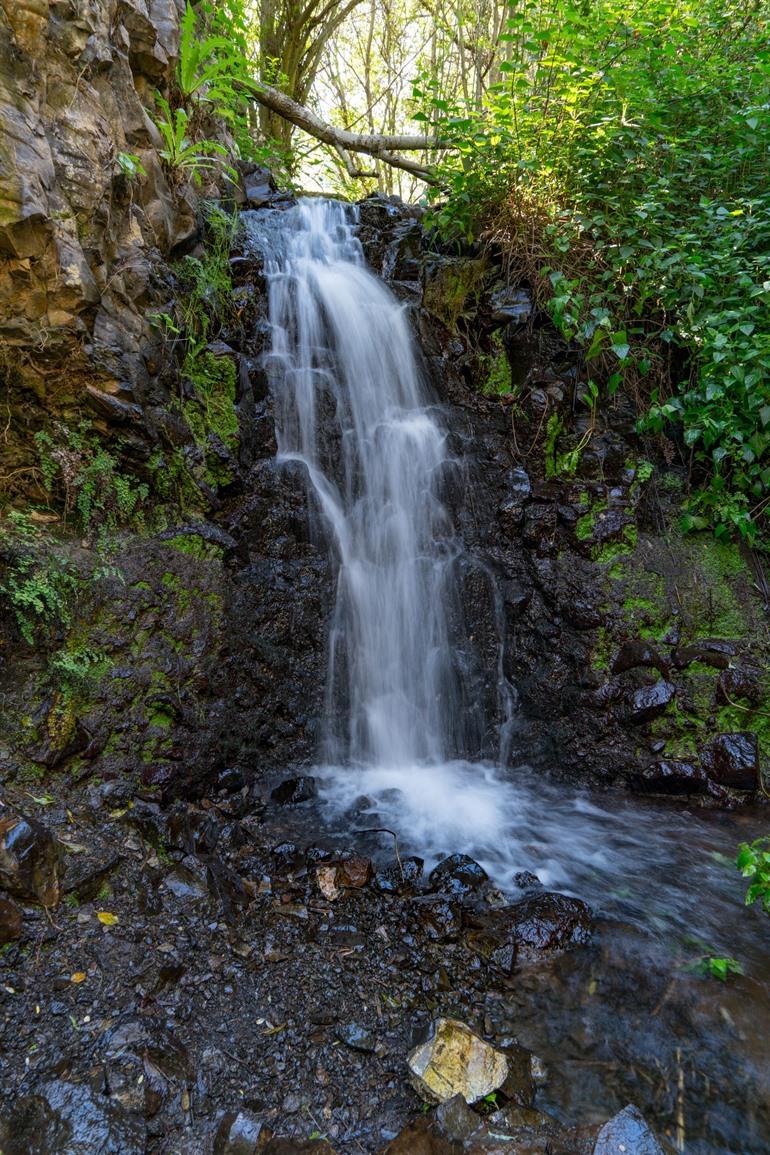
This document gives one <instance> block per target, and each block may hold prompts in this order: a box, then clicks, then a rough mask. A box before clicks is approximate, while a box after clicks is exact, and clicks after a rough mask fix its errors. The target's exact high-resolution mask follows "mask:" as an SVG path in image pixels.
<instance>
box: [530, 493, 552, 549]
mask: <svg viewBox="0 0 770 1155" xmlns="http://www.w3.org/2000/svg"><path fill="white" fill-rule="evenodd" d="M556 525H557V511H556V506H554V505H546V504H544V503H542V502H537V503H534V504H532V505H529V506H527V509H526V512H525V514H524V530H523V536H524V541H525V542H526V544H527V545H529V546H531V547H532V548H533V549H535V550H537V551H538V552H539V553H547V552H549V551H550V550H552V549H553V548H554V545H555V541H556Z"/></svg>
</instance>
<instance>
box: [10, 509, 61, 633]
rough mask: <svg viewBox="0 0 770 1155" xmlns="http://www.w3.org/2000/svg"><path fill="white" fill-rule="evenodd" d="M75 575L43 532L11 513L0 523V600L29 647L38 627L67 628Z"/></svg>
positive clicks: (25, 517)
mask: <svg viewBox="0 0 770 1155" xmlns="http://www.w3.org/2000/svg"><path fill="white" fill-rule="evenodd" d="M78 585H79V582H78V578H77V575H76V574H74V573H73V572H72V570H71V569H70V567H69V565H68V563H67V561H66V559H65V558H64V557H63V555H62V554H61V553H59V552H58V551H57V550H56V548H55V547H54V544H53V541H52V539H51V537H50V536H49V534H47V533H46V532H45V530H43V529H41V528H40V527H38V526H36V525H35V524H34V522H32V521H31V519H30V518H29V517H28V516H27V515H25V514H22V513H17V512H16V511H12V512H11V513H9V515H8V517H7V518H6V520H5V524H0V597H2V598H3V599H4V600H5V601H6V602H7V603H8V604H9V605H10V608H11V610H12V612H13V614H14V617H15V618H16V624H17V625H18V627H19V630H20V632H21V635H22V637H23V638H24V640H25V641H26V642H27V643H28V644H29V645H32V644H33V643H34V641H35V636H36V633H37V631H38V628H39V627H40V626H46V627H48V628H50V627H51V626H54V625H57V624H58V625H63V626H67V625H69V622H70V620H71V603H72V599H73V597H74V594H75V592H76V590H77V588H78Z"/></svg>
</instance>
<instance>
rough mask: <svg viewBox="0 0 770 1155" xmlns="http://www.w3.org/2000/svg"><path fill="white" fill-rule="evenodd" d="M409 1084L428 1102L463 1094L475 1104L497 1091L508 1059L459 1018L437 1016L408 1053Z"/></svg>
mask: <svg viewBox="0 0 770 1155" xmlns="http://www.w3.org/2000/svg"><path fill="white" fill-rule="evenodd" d="M407 1062H408V1065H409V1072H410V1077H411V1081H412V1084H413V1086H414V1088H415V1090H416V1091H417V1093H418V1094H419V1095H420V1096H421V1097H422V1098H423V1099H425V1100H427V1102H429V1103H443V1102H446V1101H447V1100H448V1099H453V1098H454V1097H455V1095H462V1097H463V1099H464V1100H465V1101H466V1103H478V1102H479V1100H480V1099H483V1098H484V1097H485V1095H491V1094H492V1092H493V1091H499V1090H500V1088H501V1087H502V1086H503V1084H504V1083H505V1081H506V1079H508V1077H509V1075H510V1073H511V1066H510V1063H509V1060H508V1058H507V1057H506V1055H505V1054H504V1053H503V1052H502V1051H498V1050H497V1049H496V1048H495V1047H493V1046H491V1045H490V1044H489V1043H487V1042H485V1041H484V1039H482V1038H481V1037H480V1035H477V1034H476V1032H475V1031H472V1030H471V1029H470V1027H468V1026H466V1025H465V1023H462V1022H460V1021H459V1019H444V1018H440V1019H436V1021H435V1022H434V1023H433V1025H432V1029H431V1034H430V1036H429V1038H428V1039H427V1040H426V1042H424V1043H420V1044H419V1045H418V1046H416V1047H415V1048H414V1050H413V1051H411V1053H410V1054H409V1058H408V1060H407Z"/></svg>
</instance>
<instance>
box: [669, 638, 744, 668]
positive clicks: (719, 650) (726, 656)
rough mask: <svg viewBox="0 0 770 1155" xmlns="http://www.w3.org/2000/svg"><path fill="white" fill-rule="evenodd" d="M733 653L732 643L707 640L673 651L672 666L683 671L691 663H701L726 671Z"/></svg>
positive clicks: (733, 646)
mask: <svg viewBox="0 0 770 1155" xmlns="http://www.w3.org/2000/svg"><path fill="white" fill-rule="evenodd" d="M735 652H736V651H735V645H734V643H733V642H725V641H722V640H721V639H719V638H714V639H708V638H707V639H704V640H703V641H699V642H697V643H695V644H694V645H692V646H680V647H678V648H677V649H676V650H674V665H675V666H676V668H677V669H678V670H684V669H685V668H686V667H687V666H689V665H691V664H692V662H702V663H703V664H704V665H705V666H713V667H714V669H716V670H726V669H727V667H728V666H729V665H730V659H731V658H732V657H733V656H734V655H735Z"/></svg>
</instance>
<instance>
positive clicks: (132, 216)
mask: <svg viewBox="0 0 770 1155" xmlns="http://www.w3.org/2000/svg"><path fill="white" fill-rule="evenodd" d="M180 11H181V4H180V3H179V2H177V0H0V383H2V385H3V386H4V388H3V393H4V394H5V397H4V400H5V406H4V408H6V410H7V417H8V418H9V419H10V420H8V422H7V423H8V427H9V428H8V433H7V441H6V445H5V447H4V457H5V462H4V465H5V467H4V469H3V471H2V472H3V473H4V474H6V476H7V475H8V474H10V473H13V472H14V471H22V472H20V473H18V477H19V478H21V479H23V477H24V473H25V472H26V470H28V468H29V466H30V464H31V458H32V456H33V455H32V453H31V449H30V443H29V430H30V427H33V428H34V427H37V426H39V424H40V420H39V419H40V417H41V416H42V414H41V410H42V411H47V412H48V414H51V413H55V414H56V415H57V416H60V415H63V416H65V417H67V416H69V415H70V414H71V413H72V412H73V411H76V410H77V409H78V408H79V407H80V406H81V405H82V404H83V402H84V400H85V398H86V397H87V396H88V394H87V393H86V389H87V387H89V386H90V387H91V389H94V390H96V391H98V392H99V393H106V394H108V395H112V396H114V397H115V398H117V399H119V400H122V401H128V402H132V401H134V400H135V399H136V398H137V397H138V396H140V395H141V393H142V391H143V390H144V389H145V388H146V387H147V384H148V381H149V379H150V378H151V376H152V374H153V373H154V372H155V371H157V368H158V365H157V363H156V357H157V351H156V350H157V339H156V338H155V337H154V335H153V330H152V328H151V326H150V324H149V323H148V321H147V313H148V311H151V308H150V306H151V305H152V302H153V301H154V300H157V299H159V298H160V297H161V296H162V281H160V280H159V277H158V271H159V269H160V268H162V265H161V261H162V258H163V257H164V256H166V255H168V254H169V253H171V252H173V251H174V249H175V248H178V247H179V246H184V245H185V244H186V243H187V242H190V241H191V239H192V238H193V237H194V236H195V233H196V228H197V225H196V214H195V200H196V197H195V193H194V191H193V190H192V189H191V188H188V187H177V188H176V189H172V188H171V187H170V185H169V181H168V179H167V177H166V175H165V174H164V171H163V168H162V165H161V161H160V159H159V156H158V151H157V149H158V147H159V146H160V143H161V141H160V135H159V132H158V129H157V128H156V126H155V124H154V122H153V120H152V118H151V115H150V112H151V111H152V110H153V107H154V101H155V96H154V94H155V91H156V90H159V91H161V92H165V91H167V90H168V86H169V83H170V81H171V79H172V76H173V70H174V66H175V62H176V53H177V50H178V43H179V18H180ZM127 158H136V160H137V161H138V163H139V164H140V165H141V169H143V170H144V174H145V175H142V176H141V178H140V179H136V178H135V177H133V176H132V175H131V169H132V165H133V164H135V163H136V161H133V160H132V159H127ZM141 169H140V170H139V171H140V172H141ZM97 400H98V399H97ZM102 404H103V405H104V404H109V402H104V401H103V403H102ZM31 423H32V425H31ZM4 424H5V422H4ZM11 491H12V492H13V489H12V490H11Z"/></svg>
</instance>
